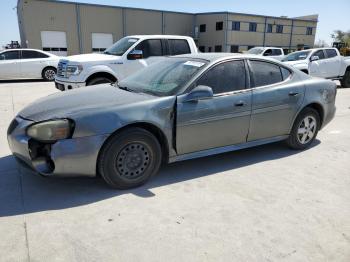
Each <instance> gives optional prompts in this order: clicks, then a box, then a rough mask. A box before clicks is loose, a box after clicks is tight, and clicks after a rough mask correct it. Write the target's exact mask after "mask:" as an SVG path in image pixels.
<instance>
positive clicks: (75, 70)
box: [66, 65, 83, 77]
mask: <svg viewBox="0 0 350 262" xmlns="http://www.w3.org/2000/svg"><path fill="white" fill-rule="evenodd" d="M81 71H83V66H82V65H68V66H67V67H66V72H67V77H70V76H71V75H79V74H80V73H81Z"/></svg>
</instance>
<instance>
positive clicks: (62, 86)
mask: <svg viewBox="0 0 350 262" xmlns="http://www.w3.org/2000/svg"><path fill="white" fill-rule="evenodd" d="M83 86H86V84H85V82H67V81H62V80H60V79H57V78H56V79H55V87H56V88H57V89H58V90H61V91H66V90H70V89H74V88H79V87H83Z"/></svg>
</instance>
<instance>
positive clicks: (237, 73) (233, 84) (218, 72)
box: [197, 61, 246, 94]
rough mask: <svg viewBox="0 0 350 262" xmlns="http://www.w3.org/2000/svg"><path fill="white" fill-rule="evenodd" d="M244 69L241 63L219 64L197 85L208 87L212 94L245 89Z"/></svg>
mask: <svg viewBox="0 0 350 262" xmlns="http://www.w3.org/2000/svg"><path fill="white" fill-rule="evenodd" d="M245 78H246V74H245V67H244V62H243V61H230V62H225V63H221V64H219V65H216V66H214V67H213V68H211V69H209V71H207V72H206V73H205V74H204V75H203V76H202V77H201V78H200V79H199V80H198V81H197V85H205V86H210V87H211V88H212V89H213V92H214V94H220V93H226V92H231V91H235V90H241V89H244V88H245V82H246V79H245Z"/></svg>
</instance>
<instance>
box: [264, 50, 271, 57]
mask: <svg viewBox="0 0 350 262" xmlns="http://www.w3.org/2000/svg"><path fill="white" fill-rule="evenodd" d="M271 55H272V49H267V50H266V51H265V52H264V56H271Z"/></svg>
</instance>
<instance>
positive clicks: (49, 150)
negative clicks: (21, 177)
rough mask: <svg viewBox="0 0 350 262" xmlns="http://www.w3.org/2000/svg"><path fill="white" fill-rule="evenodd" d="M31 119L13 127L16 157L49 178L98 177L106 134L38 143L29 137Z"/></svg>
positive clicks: (16, 121) (11, 139)
mask: <svg viewBox="0 0 350 262" xmlns="http://www.w3.org/2000/svg"><path fill="white" fill-rule="evenodd" d="M33 123H34V122H33V121H31V120H27V119H23V118H21V117H16V118H15V119H14V120H13V121H12V123H11V124H10V126H9V129H8V133H7V139H8V143H9V147H10V149H11V151H12V153H13V155H14V156H16V157H17V158H18V159H20V160H21V162H24V163H26V164H27V165H28V166H29V167H31V168H32V169H33V170H35V171H36V172H38V173H39V174H41V175H45V176H95V175H96V163H97V158H98V153H99V150H100V148H101V147H102V145H103V143H104V141H105V140H106V138H107V137H108V135H107V134H105V135H96V136H87V137H78V138H74V137H73V138H71V139H64V140H59V141H57V142H55V143H50V144H49V143H43V142H39V141H36V140H34V139H32V138H30V137H28V136H27V134H26V128H27V127H28V126H29V125H31V124H33Z"/></svg>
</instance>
